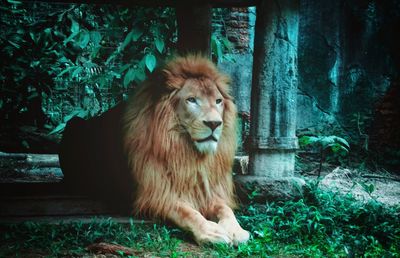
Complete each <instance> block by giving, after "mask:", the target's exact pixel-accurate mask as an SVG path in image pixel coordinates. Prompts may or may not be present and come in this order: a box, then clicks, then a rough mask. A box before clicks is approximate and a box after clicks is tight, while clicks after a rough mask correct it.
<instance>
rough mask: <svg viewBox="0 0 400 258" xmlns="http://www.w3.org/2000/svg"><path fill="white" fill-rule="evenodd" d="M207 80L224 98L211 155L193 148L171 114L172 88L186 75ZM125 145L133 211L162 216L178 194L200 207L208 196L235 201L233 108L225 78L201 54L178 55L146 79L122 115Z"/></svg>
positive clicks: (175, 89)
mask: <svg viewBox="0 0 400 258" xmlns="http://www.w3.org/2000/svg"><path fill="white" fill-rule="evenodd" d="M191 78H196V79H197V80H205V79H208V80H212V81H213V82H214V83H215V84H216V85H217V88H218V90H219V91H220V92H221V94H222V95H223V97H224V115H223V122H224V127H223V132H222V136H221V139H220V141H219V143H218V150H217V152H216V153H215V154H213V155H211V154H209V155H208V154H201V153H199V152H198V151H196V150H195V148H194V147H193V143H192V142H191V141H190V139H188V137H187V135H186V133H185V132H184V130H182V127H181V126H180V124H179V120H178V119H177V117H176V113H175V108H176V105H177V102H178V99H177V97H176V93H177V92H178V91H179V89H181V88H182V86H183V85H184V83H185V81H186V80H187V79H191ZM123 122H124V147H125V150H126V153H127V155H128V161H129V167H130V169H131V173H132V174H133V176H134V178H135V180H136V183H137V184H138V190H137V195H136V197H135V199H136V202H135V206H134V207H135V212H140V213H145V214H147V215H150V216H160V217H163V218H165V216H166V214H167V213H168V212H169V211H170V210H171V209H172V204H174V203H176V202H177V200H178V198H179V199H180V200H184V201H185V202H186V203H188V204H189V205H191V206H192V207H193V208H194V209H197V210H199V211H200V212H203V211H206V210H207V209H208V208H209V207H208V206H209V205H210V203H211V202H212V201H213V200H216V199H222V200H224V201H225V202H226V203H227V204H228V205H229V206H234V200H233V182H232V176H231V173H230V172H231V167H232V162H233V157H234V154H235V148H236V128H235V124H236V109H235V106H234V104H233V102H232V98H231V97H230V95H229V90H228V77H227V76H225V75H223V74H221V73H219V72H218V70H217V68H216V67H215V65H214V64H213V63H212V62H210V61H208V60H207V59H205V58H202V57H200V56H187V57H178V58H175V59H173V60H172V61H170V62H168V63H167V64H166V65H165V66H164V67H163V69H160V70H158V71H156V72H155V73H154V74H153V75H152V76H151V77H150V78H149V79H148V80H147V81H145V82H144V83H143V84H142V86H141V88H140V89H139V90H138V91H137V93H136V94H135V95H134V96H133V97H132V98H131V99H130V101H129V103H128V105H127V109H126V110H125V113H124V117H123Z"/></svg>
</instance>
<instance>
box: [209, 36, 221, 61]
mask: <svg viewBox="0 0 400 258" xmlns="http://www.w3.org/2000/svg"><path fill="white" fill-rule="evenodd" d="M211 50H212V52H213V53H214V55H215V56H216V57H217V59H218V60H219V59H220V58H222V46H221V42H220V41H219V39H218V38H217V37H215V36H211Z"/></svg>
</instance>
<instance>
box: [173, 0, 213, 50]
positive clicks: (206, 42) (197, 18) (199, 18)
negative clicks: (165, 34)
mask: <svg viewBox="0 0 400 258" xmlns="http://www.w3.org/2000/svg"><path fill="white" fill-rule="evenodd" d="M211 17H212V12H211V5H209V4H202V5H190V6H189V5H182V6H178V7H177V8H176V18H177V23H178V52H179V54H182V55H184V54H188V53H201V54H203V55H204V56H207V57H210V56H211V47H210V46H211Z"/></svg>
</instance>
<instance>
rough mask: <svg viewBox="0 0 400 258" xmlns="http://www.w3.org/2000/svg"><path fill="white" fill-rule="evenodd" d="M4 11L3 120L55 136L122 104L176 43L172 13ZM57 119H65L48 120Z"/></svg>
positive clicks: (89, 8) (76, 8)
mask: <svg viewBox="0 0 400 258" xmlns="http://www.w3.org/2000/svg"><path fill="white" fill-rule="evenodd" d="M50 8H54V10H50V11H49V9H50ZM41 9H44V10H45V11H44V12H41V13H40V15H35V13H38V12H39V10H41ZM0 11H1V14H2V18H1V20H0V22H1V27H2V29H3V31H2V33H0V45H1V49H2V50H1V59H2V62H4V64H7V65H2V66H1V70H0V81H1V88H0V91H1V94H0V96H1V97H0V104H1V105H0V112H1V113H0V115H1V118H2V119H5V120H8V121H10V122H16V121H20V120H21V117H22V116H23V115H24V114H25V115H28V116H29V117H33V119H34V120H35V121H34V125H37V126H44V125H45V124H47V126H48V127H49V128H52V129H53V131H52V133H57V132H59V131H61V130H62V129H63V126H64V125H65V122H66V121H67V120H68V119H70V118H71V117H72V116H74V115H80V116H83V117H90V116H94V115H97V114H99V113H100V112H102V111H105V110H107V109H108V108H109V107H110V106H112V105H114V104H115V103H117V102H119V101H120V100H122V99H123V98H124V96H125V95H126V92H127V90H128V88H132V87H134V86H135V85H136V84H138V83H139V82H141V81H143V80H144V79H145V78H146V76H147V74H148V73H149V72H151V71H153V70H154V68H155V67H156V65H157V63H159V60H161V59H164V58H165V56H166V55H168V54H170V53H171V49H173V48H174V46H175V41H176V29H175V20H174V18H173V14H174V13H173V12H174V11H173V9H170V8H166V9H161V8H159V9H146V8H135V9H129V8H126V7H118V6H112V5H102V6H94V5H84V4H83V5H58V6H57V5H49V4H46V3H20V2H18V1H8V2H7V3H6V4H5V5H4V6H2V8H1V10H0ZM32 11H33V12H32ZM76 92H77V93H78V94H76ZM56 96H62V99H57V97H56ZM104 96H109V98H108V99H104ZM58 98H59V97H58ZM47 109H52V110H47ZM52 112H53V113H57V114H60V113H61V114H62V117H52V116H51V115H50V118H48V117H46V115H45V114H51V113H52ZM38 114H39V115H38ZM39 119H40V121H39Z"/></svg>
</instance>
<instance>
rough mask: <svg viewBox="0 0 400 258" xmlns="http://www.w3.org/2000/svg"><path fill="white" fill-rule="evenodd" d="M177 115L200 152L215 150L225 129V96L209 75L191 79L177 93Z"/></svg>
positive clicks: (212, 151) (213, 151)
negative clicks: (203, 77)
mask: <svg viewBox="0 0 400 258" xmlns="http://www.w3.org/2000/svg"><path fill="white" fill-rule="evenodd" d="M176 97H177V98H178V99H179V100H178V106H177V109H176V113H177V117H178V119H179V123H180V125H181V126H182V128H183V129H184V130H185V131H186V132H187V133H188V135H189V137H190V140H191V141H192V142H193V144H194V146H195V147H196V149H197V150H198V151H199V152H202V153H215V152H216V151H217V147H218V141H219V139H220V138H221V134H222V130H223V126H224V124H223V115H224V101H223V100H224V97H223V96H222V94H221V93H220V92H219V91H218V88H217V86H216V84H215V83H214V82H213V81H211V80H210V79H208V78H205V79H188V80H186V82H185V83H184V86H183V87H182V89H181V90H179V92H178V93H177V96H176Z"/></svg>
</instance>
